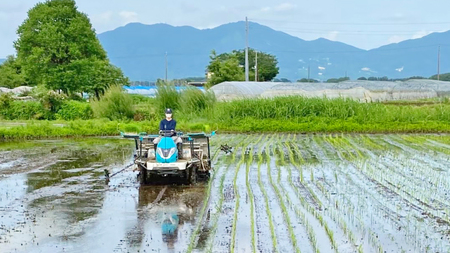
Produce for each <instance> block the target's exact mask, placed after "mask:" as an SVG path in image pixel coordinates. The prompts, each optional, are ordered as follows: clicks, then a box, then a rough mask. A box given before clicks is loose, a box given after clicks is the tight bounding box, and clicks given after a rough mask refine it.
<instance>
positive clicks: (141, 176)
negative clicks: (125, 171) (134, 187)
mask: <svg viewBox="0 0 450 253" xmlns="http://www.w3.org/2000/svg"><path fill="white" fill-rule="evenodd" d="M139 168H140V173H139V182H140V183H141V185H145V184H147V170H146V169H145V168H144V167H142V166H139Z"/></svg>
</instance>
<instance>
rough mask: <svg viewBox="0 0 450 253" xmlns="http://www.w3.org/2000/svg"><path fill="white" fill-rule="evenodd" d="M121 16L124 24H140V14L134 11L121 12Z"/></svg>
mask: <svg viewBox="0 0 450 253" xmlns="http://www.w3.org/2000/svg"><path fill="white" fill-rule="evenodd" d="M119 16H120V17H121V18H122V20H123V21H124V23H132V22H138V21H139V18H138V14H137V13H136V12H133V11H121V12H120V13H119Z"/></svg>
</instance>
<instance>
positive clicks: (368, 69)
mask: <svg viewBox="0 0 450 253" xmlns="http://www.w3.org/2000/svg"><path fill="white" fill-rule="evenodd" d="M361 70H362V71H370V68H367V67H366V68H362V69H361Z"/></svg>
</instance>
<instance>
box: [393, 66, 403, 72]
mask: <svg viewBox="0 0 450 253" xmlns="http://www.w3.org/2000/svg"><path fill="white" fill-rule="evenodd" d="M403 69H404V67H401V68H398V69H395V70H396V71H398V72H402V71H403Z"/></svg>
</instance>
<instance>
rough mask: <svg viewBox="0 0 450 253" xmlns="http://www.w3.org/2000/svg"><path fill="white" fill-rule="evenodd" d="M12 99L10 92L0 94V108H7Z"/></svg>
mask: <svg viewBox="0 0 450 253" xmlns="http://www.w3.org/2000/svg"><path fill="white" fill-rule="evenodd" d="M13 101H14V99H13V97H12V95H11V93H2V94H0V110H3V109H7V108H9V106H10V105H11V103H12V102H13Z"/></svg>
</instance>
